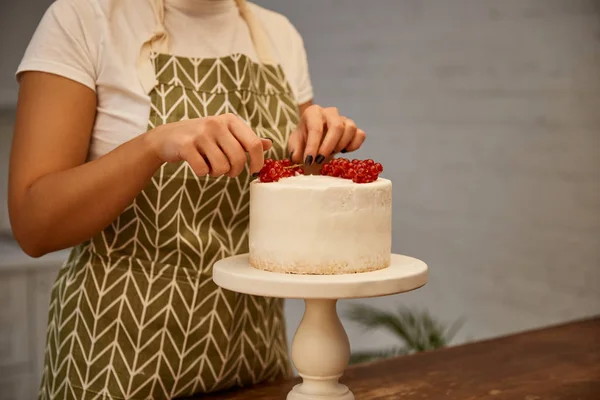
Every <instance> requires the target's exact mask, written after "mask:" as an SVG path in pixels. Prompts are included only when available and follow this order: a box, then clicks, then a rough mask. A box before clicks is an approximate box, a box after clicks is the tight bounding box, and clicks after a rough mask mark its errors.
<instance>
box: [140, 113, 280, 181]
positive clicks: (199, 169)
mask: <svg viewBox="0 0 600 400" xmlns="http://www.w3.org/2000/svg"><path fill="white" fill-rule="evenodd" d="M146 135H147V139H148V140H149V141H150V147H151V149H152V150H153V151H154V152H155V154H156V156H157V157H158V158H159V159H160V160H161V161H162V162H177V161H186V162H187V163H188V164H189V165H190V167H191V168H192V170H193V171H194V172H195V173H196V174H197V175H198V176H205V175H210V176H213V177H217V176H221V175H226V176H228V177H230V178H232V177H236V176H238V175H239V174H240V173H241V172H242V171H243V169H244V167H245V165H246V162H247V156H246V154H248V156H249V159H250V173H251V174H253V173H255V172H258V171H260V169H261V168H262V166H263V164H264V152H265V151H267V150H269V149H270V148H271V147H272V145H273V144H272V142H271V140H269V139H261V138H259V137H258V136H256V133H254V131H252V129H250V127H249V126H248V125H247V124H246V123H245V122H244V121H243V120H242V119H240V118H239V117H237V116H236V115H234V114H222V115H218V116H211V117H205V118H196V119H189V120H184V121H179V122H174V123H170V124H165V125H161V126H159V127H157V128H155V129H152V130H150V131H148V132H147V133H146Z"/></svg>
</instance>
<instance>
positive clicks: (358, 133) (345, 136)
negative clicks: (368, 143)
mask: <svg viewBox="0 0 600 400" xmlns="http://www.w3.org/2000/svg"><path fill="white" fill-rule="evenodd" d="M365 139H366V135H365V132H364V131H363V130H362V129H359V128H357V127H356V124H355V123H354V121H352V120H351V119H350V118H346V117H344V116H342V115H340V114H339V112H338V110H337V108H335V107H328V108H322V107H320V106H317V105H311V106H309V107H308V108H306V110H304V112H303V113H302V116H301V119H300V123H299V124H298V126H297V127H296V129H295V130H294V132H292V134H291V135H290V138H289V141H288V150H289V152H290V160H291V161H292V162H294V163H297V164H301V163H304V164H305V165H306V166H310V165H311V164H313V163H317V164H322V163H323V161H325V159H327V158H328V157H330V156H331V155H333V154H335V153H340V152H341V153H346V152H351V151H355V150H357V149H359V148H360V146H362V144H363V142H364V141H365Z"/></svg>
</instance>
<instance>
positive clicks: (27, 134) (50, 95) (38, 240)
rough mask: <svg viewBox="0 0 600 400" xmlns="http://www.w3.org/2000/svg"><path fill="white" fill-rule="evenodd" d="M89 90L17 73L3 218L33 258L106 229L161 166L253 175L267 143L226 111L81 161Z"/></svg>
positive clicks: (90, 108) (87, 133)
mask: <svg viewBox="0 0 600 400" xmlns="http://www.w3.org/2000/svg"><path fill="white" fill-rule="evenodd" d="M95 115H96V95H95V93H94V92H93V91H92V90H91V89H89V88H87V87H85V86H84V85H81V84H79V83H76V82H74V81H71V80H69V79H66V78H62V77H59V76H56V75H52V74H47V73H41V72H27V73H25V74H23V75H22V79H21V89H20V92H19V103H18V107H17V121H16V125H15V135H14V139H13V148H12V153H11V161H10V173H9V196H8V197H9V215H10V220H11V224H12V228H13V232H14V235H15V238H16V239H17V241H18V242H19V244H20V245H21V247H22V248H23V250H24V251H25V252H26V253H27V254H29V255H30V256H32V257H39V256H42V255H44V254H46V253H49V252H52V251H56V250H60V249H64V248H67V247H71V246H73V245H76V244H78V243H81V242H83V241H85V240H88V239H89V238H91V237H92V236H94V235H95V234H96V233H98V232H100V231H101V230H102V229H104V228H105V227H106V226H108V225H109V224H110V223H111V222H112V221H114V219H115V218H117V216H118V215H119V214H120V213H121V212H122V211H123V210H124V209H125V208H126V207H127V206H128V205H129V204H131V202H132V201H133V199H134V198H135V197H136V196H137V195H138V194H139V193H140V191H141V190H142V189H143V188H144V187H145V186H146V185H147V184H148V183H149V181H150V179H151V178H152V175H154V173H155V172H156V170H157V169H158V168H159V167H160V166H161V165H162V164H163V163H165V162H177V161H186V162H187V163H188V164H189V165H190V167H191V168H192V169H193V170H194V172H195V173H196V174H198V175H199V176H204V175H207V174H210V175H211V176H220V175H227V176H230V177H234V176H237V175H238V174H239V173H240V172H241V171H242V170H243V169H244V167H245V165H246V163H247V158H248V156H249V158H250V160H249V162H250V172H257V171H259V170H260V169H261V168H262V166H263V162H264V152H265V151H266V150H268V149H269V148H271V146H272V144H271V142H270V141H269V140H267V139H263V140H261V139H259V138H258V137H257V136H256V134H255V133H254V132H253V131H252V130H251V129H250V128H249V127H248V126H247V125H246V124H245V123H243V122H242V121H241V120H240V119H239V118H238V117H236V116H233V115H231V114H225V115H219V116H217V117H207V118H198V119H191V120H186V121H181V122H176V123H172V124H166V125H161V126H160V127H158V128H156V129H153V130H151V131H149V132H147V133H145V134H142V135H140V136H138V137H136V138H135V139H132V140H130V141H128V142H126V143H124V144H122V145H121V146H119V147H117V148H116V149H115V150H113V151H111V152H109V153H108V154H106V155H104V156H102V157H100V158H98V159H97V160H94V161H91V162H87V163H86V162H85V161H86V157H87V153H88V148H89V142H90V137H91V132H92V126H93V123H94V118H95Z"/></svg>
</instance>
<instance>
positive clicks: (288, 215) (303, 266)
mask: <svg viewBox="0 0 600 400" xmlns="http://www.w3.org/2000/svg"><path fill="white" fill-rule="evenodd" d="M391 238H392V182H391V181H389V180H387V179H382V178H379V179H378V180H377V181H375V182H371V183H354V182H352V181H351V180H348V179H341V178H333V177H328V176H320V175H309V176H296V177H291V178H284V179H281V180H280V181H279V182H270V183H261V182H258V181H254V182H252V184H251V186H250V233H249V240H250V260H251V263H252V265H253V266H255V267H256V268H262V269H267V270H272V271H279V272H290V273H315V274H333V273H351V272H364V271H369V270H375V269H381V268H385V267H387V266H388V265H389V260H390V254H391V242H392V241H391Z"/></svg>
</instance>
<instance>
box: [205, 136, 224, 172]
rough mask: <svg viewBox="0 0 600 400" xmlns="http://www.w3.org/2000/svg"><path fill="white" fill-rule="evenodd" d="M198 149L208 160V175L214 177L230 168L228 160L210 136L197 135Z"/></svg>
mask: <svg viewBox="0 0 600 400" xmlns="http://www.w3.org/2000/svg"><path fill="white" fill-rule="evenodd" d="M198 150H199V152H200V154H202V155H203V156H205V158H206V160H208V164H209V165H210V172H209V175H210V176H213V177H216V176H221V175H225V174H227V173H228V172H229V171H230V170H231V164H230V163H229V160H228V159H227V157H226V156H225V153H224V152H223V150H221V148H220V147H219V146H218V145H217V142H216V141H215V140H211V138H207V137H206V136H204V137H199V138H198Z"/></svg>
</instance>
